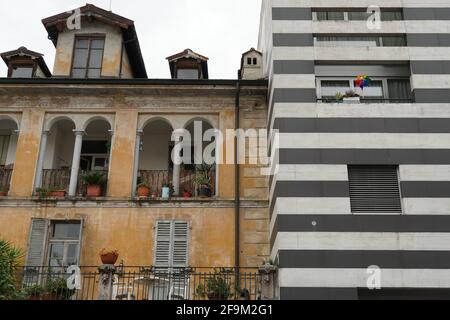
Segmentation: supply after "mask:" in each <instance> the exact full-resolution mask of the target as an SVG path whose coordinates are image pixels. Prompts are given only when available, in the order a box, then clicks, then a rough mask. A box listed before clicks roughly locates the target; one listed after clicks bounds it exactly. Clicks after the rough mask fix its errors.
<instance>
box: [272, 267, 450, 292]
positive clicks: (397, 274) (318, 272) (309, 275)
mask: <svg viewBox="0 0 450 320" xmlns="http://www.w3.org/2000/svg"><path fill="white" fill-rule="evenodd" d="M368 267H369V266H368ZM369 276H370V275H369V274H368V272H367V269H280V270H279V276H278V279H279V285H280V287H293V288H295V287H336V288H339V287H341V288H366V287H367V280H368V279H369ZM381 286H382V287H384V288H450V270H441V269H435V270H432V269H382V270H381Z"/></svg>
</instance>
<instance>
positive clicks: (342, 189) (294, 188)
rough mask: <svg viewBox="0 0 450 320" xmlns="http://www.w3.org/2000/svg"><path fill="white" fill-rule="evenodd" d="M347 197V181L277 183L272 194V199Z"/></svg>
mask: <svg viewBox="0 0 450 320" xmlns="http://www.w3.org/2000/svg"><path fill="white" fill-rule="evenodd" d="M349 196H350V195H349V186H348V181H277V182H276V184H275V190H274V193H273V197H274V198H278V197H284V198H288V197H311V198H315V197H331V198H348V197H349Z"/></svg>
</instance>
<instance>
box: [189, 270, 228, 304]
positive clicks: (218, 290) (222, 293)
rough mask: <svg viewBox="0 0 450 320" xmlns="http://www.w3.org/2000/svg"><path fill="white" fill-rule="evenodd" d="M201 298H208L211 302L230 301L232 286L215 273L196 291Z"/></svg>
mask: <svg viewBox="0 0 450 320" xmlns="http://www.w3.org/2000/svg"><path fill="white" fill-rule="evenodd" d="M195 292H196V294H197V295H198V296H200V297H203V298H204V297H208V298H209V299H210V300H228V298H230V297H231V295H232V294H231V284H230V283H228V281H227V279H226V278H225V277H224V276H223V275H221V274H220V273H217V272H215V273H214V274H212V275H211V276H209V277H208V278H207V279H206V280H205V284H200V285H198V286H197V289H196V290H195Z"/></svg>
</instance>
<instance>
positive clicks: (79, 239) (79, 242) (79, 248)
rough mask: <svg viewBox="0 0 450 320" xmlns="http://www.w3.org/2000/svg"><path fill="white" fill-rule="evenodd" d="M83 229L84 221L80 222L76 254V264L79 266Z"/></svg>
mask: <svg viewBox="0 0 450 320" xmlns="http://www.w3.org/2000/svg"><path fill="white" fill-rule="evenodd" d="M83 228H84V219H81V220H80V234H79V236H78V253H77V264H78V266H80V265H81V248H82V242H83Z"/></svg>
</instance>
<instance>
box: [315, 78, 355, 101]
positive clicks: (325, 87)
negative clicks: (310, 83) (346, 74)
mask: <svg viewBox="0 0 450 320" xmlns="http://www.w3.org/2000/svg"><path fill="white" fill-rule="evenodd" d="M320 85H321V92H322V98H323V99H334V98H335V97H336V94H337V93H342V94H345V92H346V91H348V90H350V82H349V81H347V80H322V81H321V82H320Z"/></svg>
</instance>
